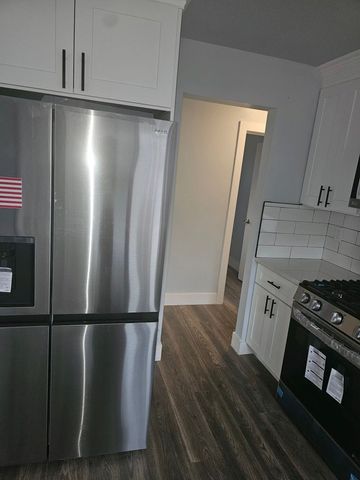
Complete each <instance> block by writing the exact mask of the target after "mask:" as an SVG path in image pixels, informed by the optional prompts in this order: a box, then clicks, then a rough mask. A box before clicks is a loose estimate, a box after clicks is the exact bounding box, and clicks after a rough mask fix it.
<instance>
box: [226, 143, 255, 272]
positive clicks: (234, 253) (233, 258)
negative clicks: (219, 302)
mask: <svg viewBox="0 0 360 480" xmlns="http://www.w3.org/2000/svg"><path fill="white" fill-rule="evenodd" d="M262 142H263V137H262V136H259V135H247V137H246V143H245V151H244V159H243V164H242V169H241V179H240V185H239V193H238V197H237V201H236V212H235V220H234V228H233V233H232V237H231V248H230V259H229V265H231V266H232V267H233V268H235V269H236V271H238V270H239V264H240V258H241V250H242V244H243V238H244V230H245V224H244V221H245V220H246V216H247V208H248V203H249V196H250V188H251V182H252V176H253V171H254V162H255V157H256V151H257V146H258V144H259V143H262Z"/></svg>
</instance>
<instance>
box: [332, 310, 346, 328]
mask: <svg viewBox="0 0 360 480" xmlns="http://www.w3.org/2000/svg"><path fill="white" fill-rule="evenodd" d="M343 320H344V315H343V314H342V313H339V312H334V313H333V314H332V315H331V318H330V322H331V323H333V324H334V325H340V323H342V321H343Z"/></svg>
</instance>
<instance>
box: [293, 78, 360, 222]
mask: <svg viewBox="0 0 360 480" xmlns="http://www.w3.org/2000/svg"><path fill="white" fill-rule="evenodd" d="M359 93H360V80H354V81H351V82H346V83H342V84H339V85H334V86H332V87H328V88H325V89H323V90H322V92H321V95H320V99H319V105H318V110H317V115H316V119H315V125H314V131H313V138H312V142H311V147H310V152H309V159H308V166H307V170H306V174H305V179H304V186H303V192H302V203H304V204H305V205H310V206H312V207H316V208H322V209H329V210H334V211H340V212H344V213H352V214H355V210H354V209H352V208H350V207H348V204H349V200H350V193H351V188H352V183H353V180H354V176H355V171H356V165H357V161H358V158H359V154H360V141H359V138H360V135H359V128H360V127H359V125H360V123H359V120H360V98H359Z"/></svg>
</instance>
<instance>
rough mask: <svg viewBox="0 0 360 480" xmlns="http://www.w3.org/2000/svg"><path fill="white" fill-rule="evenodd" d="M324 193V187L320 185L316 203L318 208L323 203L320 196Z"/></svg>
mask: <svg viewBox="0 0 360 480" xmlns="http://www.w3.org/2000/svg"><path fill="white" fill-rule="evenodd" d="M324 191H325V187H324V185H321V187H320V192H319V196H318V201H317V206H319V205H321V204H322V203H323V202H322V200H321V197H322V194H323V193H324Z"/></svg>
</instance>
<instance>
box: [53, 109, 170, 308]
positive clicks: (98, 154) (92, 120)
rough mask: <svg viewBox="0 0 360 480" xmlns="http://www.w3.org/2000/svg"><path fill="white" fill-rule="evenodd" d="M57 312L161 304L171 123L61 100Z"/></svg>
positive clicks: (57, 172)
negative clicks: (100, 109)
mask: <svg viewBox="0 0 360 480" xmlns="http://www.w3.org/2000/svg"><path fill="white" fill-rule="evenodd" d="M55 124H56V130H55V133H54V135H55V139H54V141H55V147H54V153H55V166H54V168H55V169H54V185H55V200H54V201H55V204H54V273H53V275H54V276H53V292H54V293H53V312H54V314H55V315H64V314H111V313H120V312H123V313H133V312H156V311H158V310H159V304H160V291H161V279H162V271H163V257H164V243H165V233H166V225H167V216H168V204H169V191H170V186H171V181H172V175H171V173H172V162H170V161H169V160H170V158H171V157H172V155H171V154H170V149H171V143H172V142H171V138H172V133H171V132H172V124H171V123H169V122H165V121H160V120H153V119H146V118H138V117H134V116H125V115H117V114H113V113H107V112H99V111H94V110H83V109H78V108H72V107H68V106H66V107H64V106H56V110H55Z"/></svg>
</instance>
